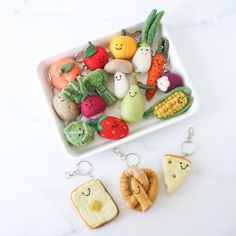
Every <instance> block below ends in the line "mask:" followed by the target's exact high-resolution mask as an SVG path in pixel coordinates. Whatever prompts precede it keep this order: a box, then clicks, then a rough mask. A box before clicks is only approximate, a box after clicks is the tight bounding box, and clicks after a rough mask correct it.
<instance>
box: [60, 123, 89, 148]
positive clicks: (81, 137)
mask: <svg viewBox="0 0 236 236" xmlns="http://www.w3.org/2000/svg"><path fill="white" fill-rule="evenodd" d="M64 134H65V136H66V139H67V141H68V142H69V143H70V144H71V145H73V146H75V147H83V146H86V145H87V144H89V143H90V142H91V141H92V140H93V138H94V129H93V127H92V126H90V125H88V124H86V123H85V122H83V121H73V122H71V123H70V124H69V125H68V126H67V127H66V128H65V129H64Z"/></svg>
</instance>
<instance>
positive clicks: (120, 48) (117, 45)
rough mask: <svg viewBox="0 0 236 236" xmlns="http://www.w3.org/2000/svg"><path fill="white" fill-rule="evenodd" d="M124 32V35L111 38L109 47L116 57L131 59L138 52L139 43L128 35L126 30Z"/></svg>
mask: <svg viewBox="0 0 236 236" xmlns="http://www.w3.org/2000/svg"><path fill="white" fill-rule="evenodd" d="M122 33H123V35H121V36H117V37H115V38H113V39H112V40H111V42H110V45H109V48H110V51H111V54H112V55H113V56H114V57H115V58H119V59H129V58H131V57H132V56H133V55H134V53H135V52H136V50H137V43H136V41H135V40H134V39H133V38H132V37H130V36H127V35H126V33H125V31H124V30H123V31H122Z"/></svg>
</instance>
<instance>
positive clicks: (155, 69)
mask: <svg viewBox="0 0 236 236" xmlns="http://www.w3.org/2000/svg"><path fill="white" fill-rule="evenodd" d="M168 51H169V40H168V39H167V38H164V37H161V38H160V39H159V40H158V47H157V51H156V53H155V55H154V56H153V58H152V64H151V68H150V70H149V72H148V78H147V85H151V86H154V87H155V88H154V89H153V90H148V91H146V98H147V100H150V99H152V98H153V96H154V95H155V93H156V91H157V87H156V86H157V81H158V79H159V78H160V76H161V75H162V74H163V71H164V65H165V62H166V60H167V58H168Z"/></svg>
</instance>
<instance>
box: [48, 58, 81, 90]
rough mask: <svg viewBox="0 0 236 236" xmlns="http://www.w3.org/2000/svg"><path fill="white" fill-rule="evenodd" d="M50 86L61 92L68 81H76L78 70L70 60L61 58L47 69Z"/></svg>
mask: <svg viewBox="0 0 236 236" xmlns="http://www.w3.org/2000/svg"><path fill="white" fill-rule="evenodd" d="M49 74H50V76H51V81H52V85H53V86H54V87H55V88H57V89H59V90H61V89H63V88H65V87H66V86H67V84H68V82H69V81H71V80H76V78H77V76H78V75H79V74H80V68H79V66H78V65H76V63H75V60H74V59H72V58H63V59H61V60H59V61H57V62H56V63H55V64H53V65H52V66H51V67H50V69H49Z"/></svg>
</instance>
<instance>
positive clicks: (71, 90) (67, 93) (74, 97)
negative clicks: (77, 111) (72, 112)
mask: <svg viewBox="0 0 236 236" xmlns="http://www.w3.org/2000/svg"><path fill="white" fill-rule="evenodd" d="M62 94H63V96H64V98H65V99H66V100H68V101H74V102H76V103H78V104H79V103H81V102H82V101H83V100H84V99H86V98H87V97H88V95H89V94H88V90H87V88H86V87H85V85H84V83H83V81H82V79H81V78H80V76H78V78H77V80H76V81H70V82H69V84H68V85H67V86H66V88H64V89H63V90H62Z"/></svg>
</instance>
